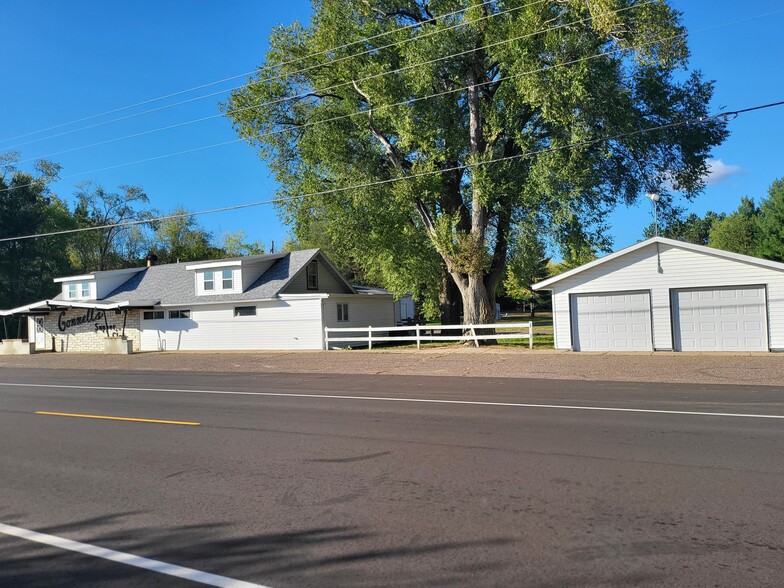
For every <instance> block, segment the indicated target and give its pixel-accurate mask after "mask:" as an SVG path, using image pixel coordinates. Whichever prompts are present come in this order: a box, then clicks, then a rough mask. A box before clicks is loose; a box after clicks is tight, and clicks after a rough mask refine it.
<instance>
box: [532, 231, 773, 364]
mask: <svg viewBox="0 0 784 588" xmlns="http://www.w3.org/2000/svg"><path fill="white" fill-rule="evenodd" d="M534 287H535V289H549V290H552V293H553V315H554V332H555V346H556V348H559V349H572V350H574V351H598V352H613V351H615V352H617V351H654V350H667V351H671V350H674V351H708V352H712V351H735V352H759V351H762V352H764V351H771V350H784V264H781V263H777V262H772V261H768V260H763V259H758V258H754V257H749V256H745V255H739V254H735V253H729V252H725V251H719V250H716V249H711V248H708V247H703V246H700V245H694V244H691V243H682V242H680V241H673V240H670V239H664V238H661V237H655V238H653V239H649V240H648V241H643V242H642V243H638V244H637V245H634V246H632V247H629V248H627V249H624V250H621V251H619V252H616V253H614V254H611V255H609V256H607V257H605V258H602V259H599V260H597V261H594V262H591V263H589V264H586V265H584V266H581V267H578V268H575V269H574V270H571V271H569V272H565V273H564V274H561V275H559V276H555V277H554V278H550V279H549V280H546V281H544V282H541V283H539V284H536V285H535V286H534Z"/></svg>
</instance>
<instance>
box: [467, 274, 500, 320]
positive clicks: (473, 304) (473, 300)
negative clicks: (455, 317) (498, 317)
mask: <svg viewBox="0 0 784 588" xmlns="http://www.w3.org/2000/svg"><path fill="white" fill-rule="evenodd" d="M460 283H461V286H460V294H461V295H462V297H463V324H464V325H481V324H488V323H490V324H491V323H494V322H495V292H488V290H487V288H485V281H484V276H483V275H482V274H468V275H465V276H461V279H460Z"/></svg>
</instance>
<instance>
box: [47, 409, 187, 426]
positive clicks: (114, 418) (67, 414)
mask: <svg viewBox="0 0 784 588" xmlns="http://www.w3.org/2000/svg"><path fill="white" fill-rule="evenodd" d="M35 414H44V415H50V416H65V417H77V418H80V419H103V420H107V421H131V422H134V423H158V424H162V425H189V426H191V427H195V426H197V425H200V424H201V423H195V422H191V421H163V420H158V419H136V418H131V417H118V416H104V415H99V414H75V413H70V412H47V411H44V410H37V411H35Z"/></svg>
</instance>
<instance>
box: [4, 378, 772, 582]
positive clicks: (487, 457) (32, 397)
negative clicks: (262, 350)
mask: <svg viewBox="0 0 784 588" xmlns="http://www.w3.org/2000/svg"><path fill="white" fill-rule="evenodd" d="M8 384H22V385H8ZM28 384H37V385H36V386H29V385H28ZM112 388H114V389H112ZM232 392H233V393H232ZM237 393H241V394H237ZM327 396H329V397H327ZM454 401H457V402H468V403H469V404H460V403H454ZM471 403H473V404H471ZM483 403H484V404H483ZM489 403H496V404H489ZM522 405H529V406H522ZM530 405H537V406H530ZM542 405H548V406H542ZM559 407H561V408H559ZM563 407H569V408H563ZM595 409H618V410H595ZM40 411H46V412H62V413H78V414H89V415H103V416H106V415H109V416H116V417H133V418H144V419H157V420H173V421H187V422H198V423H200V424H199V425H195V426H192V425H173V424H160V423H147V422H128V421H112V420H96V419H87V418H81V417H66V416H52V415H42V414H36V412H40ZM637 411H642V412H637ZM657 411H658V412H657ZM702 413H722V414H725V415H728V416H716V415H715V414H702ZM730 415H734V416H730ZM766 416H783V417H784V388H773V387H767V388H765V387H741V386H733V387H729V386H706V385H699V386H690V385H682V384H678V385H674V384H673V385H670V384H642V383H632V384H624V383H618V382H615V383H606V382H604V383H603V382H584V381H583V382H570V381H564V380H560V381H556V380H532V379H527V380H516V379H510V378H504V379H486V378H483V379H471V378H445V377H432V378H426V377H405V376H335V375H307V374H295V375H292V374H241V373H227V374H220V373H209V374H207V373H182V372H157V373H156V372H140V371H134V372H115V373H112V372H93V371H90V370H83V371H66V370H28V369H11V368H4V369H3V370H2V371H0V524H5V525H13V526H15V527H19V528H22V529H27V530H32V531H36V532H40V533H46V534H49V535H53V536H56V537H60V538H65V539H70V540H74V541H80V542H84V543H87V544H90V545H94V546H99V547H102V548H106V549H113V550H117V551H121V552H124V553H128V554H134V555H136V556H141V557H146V558H151V559H154V560H156V561H158V562H165V563H166V564H172V565H176V566H185V567H188V568H193V569H195V570H201V571H204V572H208V573H212V574H217V575H221V576H225V577H229V578H235V579H239V580H245V581H248V582H254V583H258V584H261V585H264V586H271V587H273V588H277V587H289V586H291V587H293V586H469V585H470V586H499V585H507V586H508V585H513V586H612V585H616V586H628V585H651V586H654V585H655V586H662V585H673V586H676V585H677V586H762V585H768V586H780V585H781V584H782V578H784V539H782V537H784V491H782V488H784V418H782V419H776V418H764V417H766ZM63 585H80V586H90V585H95V586H99V585H100V586H147V585H152V586H154V585H160V586H186V585H187V586H196V585H198V584H195V583H191V582H187V581H185V580H178V579H175V578H172V577H170V576H165V575H161V574H159V573H157V572H154V571H147V570H143V569H139V568H135V567H131V566H128V565H124V564H120V563H115V562H112V561H107V560H105V559H100V558H95V557H91V556H89V555H82V554H76V553H72V552H70V551H65V550H63V549H60V548H59V547H51V546H44V545H40V544H38V543H34V542H31V541H28V540H26V539H20V538H18V537H12V536H8V535H4V534H3V533H2V532H0V586H42V587H49V586H63Z"/></svg>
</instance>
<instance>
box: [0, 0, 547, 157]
mask: <svg viewBox="0 0 784 588" xmlns="http://www.w3.org/2000/svg"><path fill="white" fill-rule="evenodd" d="M493 1H495V0H485V1H484V2H482V3H480V4H478V5H476V6H472V7H467V8H463V9H461V10H456V11H454V12H450V13H447V14H444V15H440V16H437V17H434V19H433V20H440V19H443V18H446V17H448V16H453V15H455V14H458V13H460V12H465V11H467V10H469V9H470V8H478V7H482V6H485V5H487V4H489V3H490V2H493ZM546 1H548V0H536V1H534V2H531V3H530V4H524V5H521V6H516V7H513V8H508V9H506V10H502V11H499V12H494V13H492V14H489V15H486V16H483V17H481V18H476V19H473V20H468V21H462V22H459V23H457V24H454V25H451V26H449V27H446V28H443V29H437V30H435V31H432V32H430V33H425V34H423V35H418V36H416V37H409V38H407V39H403V40H401V41H398V42H396V43H390V44H388V45H383V46H381V47H373V48H370V49H366V50H365V51H362V52H360V53H355V54H352V55H346V56H343V57H340V58H337V59H333V60H330V61H325V62H322V63H319V64H316V65H312V66H309V67H306V68H303V69H299V70H296V71H294V72H291V73H290V74H285V75H284V74H278V75H273V76H268V77H266V78H264V79H262V80H256V81H255V82H249V84H248V85H249V86H252V85H254V84H261V83H265V82H270V81H272V80H276V79H280V78H282V77H289V76H293V75H296V74H300V73H304V72H306V71H310V70H312V69H316V68H319V67H324V66H325V65H333V64H335V63H340V62H342V61H346V60H348V59H353V58H354V57H360V56H362V55H367V54H369V53H373V52H376V51H381V50H383V49H388V48H390V47H395V46H397V45H402V44H405V43H410V42H412V41H417V40H421V39H425V38H428V37H431V36H433V35H436V34H440V33H443V32H445V31H449V30H452V29H454V28H457V27H461V26H466V25H469V24H473V23H476V22H479V21H482V20H486V19H489V18H495V17H497V16H501V15H503V14H508V13H510V12H515V11H517V10H522V9H523V8H528V7H530V6H534V5H536V4H542V3H543V2H546ZM422 24H423V23H414V24H412V25H407V26H405V27H401V28H397V29H393V30H391V31H386V32H384V33H379V34H377V35H373V36H371V37H368V38H366V39H362V40H360V41H354V42H353V43H348V44H346V45H341V46H339V47H336V48H332V49H325V50H322V51H319V52H316V53H313V54H311V55H306V56H305V57H301V58H298V59H294V60H290V61H286V62H284V63H281V64H276V65H274V66H273V67H275V68H277V69H280V68H281V67H283V66H285V65H288V64H292V63H297V62H299V61H303V60H305V59H309V58H311V57H314V56H317V55H321V54H325V53H326V54H329V53H334V52H336V51H339V50H341V49H343V48H345V47H350V46H352V45H356V44H358V43H365V42H367V41H369V40H372V39H376V38H378V37H382V36H385V35H388V34H392V33H397V32H400V31H403V30H406V29H409V28H412V27H419V26H422ZM253 73H255V72H247V73H245V74H241V75H239V76H235V77H233V78H226V79H224V80H220V81H218V82H214V83H211V84H205V85H204V86H200V87H205V86H209V85H214V84H217V83H220V82H221V81H227V80H231V79H235V78H239V77H244V76H248V75H251V74H253ZM243 87H244V86H234V87H231V88H227V89H225V90H220V91H218V92H212V93H210V94H204V95H202V96H196V97H194V98H189V99H187V100H181V101H179V102H174V103H172V104H167V105H164V106H159V107H157V108H152V109H148V110H144V111H142V112H136V113H133V114H129V115H126V116H121V117H119V118H114V119H111V120H108V121H103V122H99V123H95V124H92V125H88V126H85V127H80V128H78V129H72V130H70V131H64V132H62V133H57V134H55V135H50V136H48V137H42V138H40V139H35V140H31V141H26V142H24V143H18V144H16V145H12V146H9V147H4V148H3V150H6V149H15V148H17V147H21V146H23V145H29V144H31V143H38V142H40V141H46V140H48V139H54V138H56V137H62V136H64V135H70V134H72V133H77V132H79V131H84V130H88V129H92V128H95V127H100V126H103V125H107V124H110V123H113V122H118V121H122V120H126V119H129V118H135V117H137V116H142V115H145V114H150V113H153V112H158V111H161V110H166V109H169V108H174V107H176V106H182V105H183V104H189V103H191V102H196V101H198V100H203V99H204V98H210V97H213V96H219V95H221V94H225V93H226V92H231V91H233V90H238V89H240V88H243ZM189 91H190V90H183V91H181V92H176V93H174V94H170V95H168V96H165V97H162V98H156V99H152V100H146V101H144V102H140V103H137V104H135V105H132V106H127V107H123V108H118V109H115V110H112V111H108V112H106V113H102V114H97V115H93V116H89V117H85V118H82V119H79V120H78V121H72V122H71V123H64V124H62V125H56V126H54V127H49V129H44V130H42V131H36V132H33V133H27V134H26V135H19V136H18V137H11V138H9V139H5V140H3V141H0V142H5V141H11V140H13V139H15V138H19V137H24V136H27V135H31V134H37V133H38V132H44V131H45V130H52V129H56V128H60V127H62V126H68V125H69V124H75V123H76V122H82V121H86V120H90V119H93V118H97V117H100V116H103V115H105V114H111V113H113V112H120V111H122V110H127V109H129V108H133V107H134V106H139V105H142V104H148V103H151V102H156V101H158V100H162V99H164V98H167V97H171V96H176V95H178V94H183V93H186V92H189Z"/></svg>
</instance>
